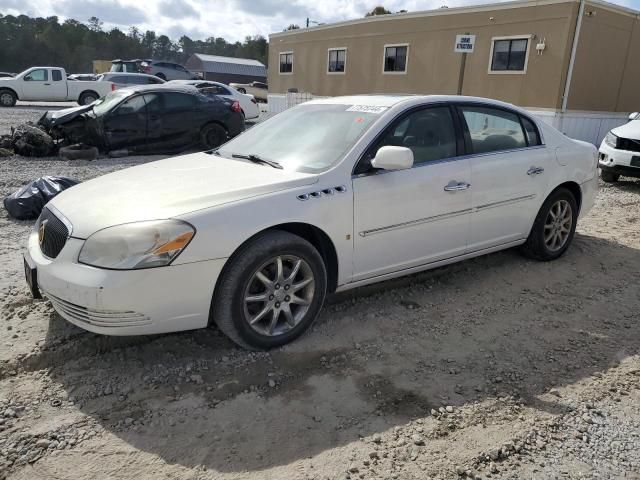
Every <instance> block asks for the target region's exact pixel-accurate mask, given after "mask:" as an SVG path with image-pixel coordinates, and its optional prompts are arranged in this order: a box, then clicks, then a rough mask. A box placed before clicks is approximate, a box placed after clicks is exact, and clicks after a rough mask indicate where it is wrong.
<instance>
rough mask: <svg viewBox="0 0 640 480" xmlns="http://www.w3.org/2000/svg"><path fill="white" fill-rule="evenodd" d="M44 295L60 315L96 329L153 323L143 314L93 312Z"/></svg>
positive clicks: (49, 295) (111, 311)
mask: <svg viewBox="0 0 640 480" xmlns="http://www.w3.org/2000/svg"><path fill="white" fill-rule="evenodd" d="M44 294H45V296H46V297H47V298H48V299H49V301H50V302H51V303H52V304H53V308H55V310H56V311H57V312H58V313H59V314H60V315H62V316H63V317H65V318H67V319H69V320H75V321H77V322H79V323H85V324H88V325H94V326H96V327H137V326H139V325H148V324H149V323H151V319H150V318H149V317H147V316H145V315H143V314H142V313H137V312H132V311H125V310H122V311H120V310H93V309H89V308H86V307H81V306H80V305H76V304H74V303H71V302H67V301H66V300H62V299H61V298H58V297H56V296H55V295H51V294H50V293H47V292H44Z"/></svg>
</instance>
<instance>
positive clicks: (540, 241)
mask: <svg viewBox="0 0 640 480" xmlns="http://www.w3.org/2000/svg"><path fill="white" fill-rule="evenodd" d="M577 223H578V204H577V202H576V199H575V197H574V196H573V193H571V192H570V191H569V190H567V189H566V188H558V189H557V190H554V191H553V192H552V193H551V195H549V196H548V197H547V199H546V200H545V202H544V203H543V204H542V207H541V208H540V211H539V212H538V215H537V216H536V219H535V221H534V222H533V227H532V228H531V232H530V233H529V237H528V238H527V241H526V243H525V244H524V245H523V246H522V251H523V253H524V254H525V255H526V256H528V257H530V258H533V259H535V260H541V261H545V262H546V261H550V260H555V259H556V258H559V257H561V256H562V255H563V254H564V252H566V251H567V248H569V245H570V244H571V241H572V240H573V236H574V234H575V231H576V225H577Z"/></svg>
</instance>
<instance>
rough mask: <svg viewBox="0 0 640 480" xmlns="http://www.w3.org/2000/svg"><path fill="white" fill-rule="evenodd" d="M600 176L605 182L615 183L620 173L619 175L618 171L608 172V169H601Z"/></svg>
mask: <svg viewBox="0 0 640 480" xmlns="http://www.w3.org/2000/svg"><path fill="white" fill-rule="evenodd" d="M600 178H601V179H602V181H603V182H606V183H615V182H617V181H618V179H619V178H620V175H618V174H617V173H613V172H608V171H606V170H601V171H600Z"/></svg>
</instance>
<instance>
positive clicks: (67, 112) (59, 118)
mask: <svg viewBox="0 0 640 480" xmlns="http://www.w3.org/2000/svg"><path fill="white" fill-rule="evenodd" d="M92 108H93V107H92V106H91V105H82V106H80V107H71V108H63V109H62V110H48V111H46V112H45V113H44V115H43V116H42V117H41V118H40V120H39V121H38V123H39V124H41V125H43V126H44V127H47V128H51V127H55V126H56V125H62V124H65V123H67V122H70V121H71V120H73V119H74V118H78V117H79V116H80V115H82V114H83V113H85V112H88V111H89V110H91V109H92Z"/></svg>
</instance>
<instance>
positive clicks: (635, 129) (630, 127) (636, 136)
mask: <svg viewBox="0 0 640 480" xmlns="http://www.w3.org/2000/svg"><path fill="white" fill-rule="evenodd" d="M611 131H612V132H613V134H614V135H616V136H618V137H623V138H630V139H632V140H640V120H631V121H630V122H628V123H625V124H624V125H622V126H620V127H616V128H614V129H613V130H611Z"/></svg>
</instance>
